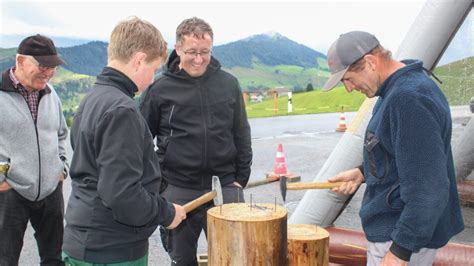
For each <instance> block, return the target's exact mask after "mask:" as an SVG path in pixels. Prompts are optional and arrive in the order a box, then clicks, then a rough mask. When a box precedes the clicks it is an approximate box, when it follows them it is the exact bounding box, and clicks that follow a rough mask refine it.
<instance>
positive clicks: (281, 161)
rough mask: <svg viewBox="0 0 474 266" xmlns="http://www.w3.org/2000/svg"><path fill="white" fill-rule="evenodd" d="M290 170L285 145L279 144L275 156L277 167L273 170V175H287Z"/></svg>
mask: <svg viewBox="0 0 474 266" xmlns="http://www.w3.org/2000/svg"><path fill="white" fill-rule="evenodd" d="M287 172H288V168H287V167H286V162H285V154H284V153H283V145H281V143H280V144H278V148H277V152H276V156H275V167H274V168H273V173H275V175H279V176H282V175H286V174H287Z"/></svg>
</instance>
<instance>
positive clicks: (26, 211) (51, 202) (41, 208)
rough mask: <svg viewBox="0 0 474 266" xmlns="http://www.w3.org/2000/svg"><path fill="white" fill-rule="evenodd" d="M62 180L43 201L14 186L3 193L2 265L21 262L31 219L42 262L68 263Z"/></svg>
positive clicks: (0, 213) (0, 206)
mask: <svg viewBox="0 0 474 266" xmlns="http://www.w3.org/2000/svg"><path fill="white" fill-rule="evenodd" d="M63 217H64V200H63V190H62V182H59V184H58V186H57V188H56V190H55V191H54V192H53V193H51V195H49V196H47V197H46V198H44V199H43V200H40V201H29V200H27V199H25V198H23V197H22V196H21V195H20V194H18V193H17V192H16V191H15V190H14V189H10V190H7V191H4V192H0V265H1V266H11V265H18V260H19V258H20V253H21V249H22V247H23V237H24V234H25V230H26V226H27V225H28V221H30V222H31V225H32V227H33V229H34V230H35V234H34V236H35V238H36V243H37V245H38V250H39V255H40V259H41V262H40V263H41V265H64V263H63V262H62V260H61V246H62V242H63V231H64V225H63Z"/></svg>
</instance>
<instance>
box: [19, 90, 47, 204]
mask: <svg viewBox="0 0 474 266" xmlns="http://www.w3.org/2000/svg"><path fill="white" fill-rule="evenodd" d="M16 93H18V94H19V95H20V97H21V98H23V100H24V101H25V104H26V108H27V110H28V111H29V113H30V117H31V120H32V122H33V124H34V126H35V134H36V146H37V148H38V194H37V196H36V198H35V200H34V201H37V200H38V198H39V196H40V193H41V152H40V145H39V135H38V126H37V125H36V121H35V120H33V116H32V115H31V111H30V106H29V105H28V102H27V101H26V99H25V97H23V95H21V93H19V92H16ZM39 102H40V98H39V99H38V108H37V109H38V114H39V104H40V103H39ZM38 114H36V120H38Z"/></svg>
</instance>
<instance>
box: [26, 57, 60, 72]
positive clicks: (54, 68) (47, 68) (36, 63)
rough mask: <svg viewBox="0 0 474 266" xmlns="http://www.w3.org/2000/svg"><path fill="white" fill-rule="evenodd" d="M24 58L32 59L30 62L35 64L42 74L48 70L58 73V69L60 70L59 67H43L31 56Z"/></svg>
mask: <svg viewBox="0 0 474 266" xmlns="http://www.w3.org/2000/svg"><path fill="white" fill-rule="evenodd" d="M23 56H24V57H26V58H28V59H30V61H31V62H32V63H33V64H35V65H36V66H37V67H38V69H39V70H40V71H41V72H46V71H48V70H52V71H56V69H57V68H58V67H49V66H45V65H42V64H40V63H39V62H38V61H37V60H36V59H35V58H34V57H33V56H31V55H23Z"/></svg>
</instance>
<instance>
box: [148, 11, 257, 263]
mask: <svg viewBox="0 0 474 266" xmlns="http://www.w3.org/2000/svg"><path fill="white" fill-rule="evenodd" d="M212 43H213V32H212V29H211V27H210V26H209V24H208V23H207V22H205V21H204V20H202V19H199V18H196V17H193V18H190V19H186V20H184V21H183V22H182V23H181V24H180V25H179V26H178V28H177V30H176V44H175V50H174V51H173V52H172V53H171V55H170V57H169V59H168V63H167V65H166V66H165V69H164V73H163V75H162V76H161V77H159V78H158V79H157V80H156V81H155V83H153V84H152V85H151V87H150V88H148V90H147V91H145V92H144V94H143V95H142V97H141V100H140V110H141V112H142V114H143V116H144V117H145V119H146V120H147V123H148V126H149V127H150V130H151V133H152V135H153V137H154V138H155V137H156V141H157V143H156V144H157V147H158V150H157V154H158V157H159V159H160V164H161V170H162V174H163V177H164V179H165V180H166V181H167V182H168V187H167V188H166V189H165V191H164V192H163V196H164V197H165V198H166V199H167V200H169V201H171V202H175V203H177V204H185V203H187V202H189V201H191V200H193V199H195V198H197V197H199V196H201V195H203V194H204V193H206V192H209V191H210V190H211V180H212V176H214V175H215V176H218V177H219V178H220V182H221V185H222V191H223V197H224V203H229V202H238V201H241V202H243V192H242V188H243V187H245V185H246V184H247V182H248V179H249V176H250V165H251V162H252V148H251V142H250V126H249V123H248V121H247V114H246V112H245V106H244V101H243V97H242V93H241V90H240V86H239V83H238V81H237V79H236V78H235V77H233V76H232V75H230V74H229V73H227V72H225V71H223V70H222V69H221V65H220V63H219V62H218V61H217V60H216V59H215V58H214V57H212V56H211V51H212ZM212 206H213V205H212V203H209V204H207V205H205V206H201V207H200V208H198V209H196V210H194V211H192V212H190V213H189V214H188V216H187V217H188V219H187V220H186V221H185V222H183V223H182V224H180V225H179V226H178V227H177V228H175V229H174V230H168V231H166V232H165V231H164V230H162V232H161V233H162V239H163V244H164V247H165V249H166V250H167V251H168V253H169V255H170V257H171V260H172V265H198V264H197V260H196V250H197V242H198V238H199V235H200V234H201V231H202V230H203V229H204V232H207V217H206V211H207V210H208V209H209V208H210V207H212Z"/></svg>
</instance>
